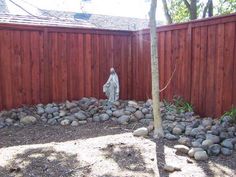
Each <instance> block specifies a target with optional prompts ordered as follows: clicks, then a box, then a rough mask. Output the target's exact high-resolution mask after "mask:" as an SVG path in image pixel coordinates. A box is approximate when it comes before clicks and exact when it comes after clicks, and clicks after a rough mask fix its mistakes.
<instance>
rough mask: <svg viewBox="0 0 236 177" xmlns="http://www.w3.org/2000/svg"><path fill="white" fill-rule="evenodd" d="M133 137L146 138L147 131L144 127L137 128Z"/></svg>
mask: <svg viewBox="0 0 236 177" xmlns="http://www.w3.org/2000/svg"><path fill="white" fill-rule="evenodd" d="M133 135H134V136H147V135H148V129H147V128H146V127H141V128H138V129H136V130H135V131H134V132H133Z"/></svg>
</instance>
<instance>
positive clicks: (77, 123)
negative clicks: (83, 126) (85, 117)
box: [70, 120, 79, 127]
mask: <svg viewBox="0 0 236 177" xmlns="http://www.w3.org/2000/svg"><path fill="white" fill-rule="evenodd" d="M70 125H71V126H73V127H76V126H78V125H79V122H78V121H77V120H74V121H72V123H71V124H70Z"/></svg>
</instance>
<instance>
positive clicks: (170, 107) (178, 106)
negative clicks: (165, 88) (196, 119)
mask: <svg viewBox="0 0 236 177" xmlns="http://www.w3.org/2000/svg"><path fill="white" fill-rule="evenodd" d="M162 102H163V104H164V106H165V109H166V110H167V111H168V112H173V111H176V110H177V112H178V113H184V112H193V106H192V105H191V104H190V103H189V102H187V101H186V100H184V99H183V98H182V97H179V96H175V97H174V99H173V102H168V101H166V100H163V101H162Z"/></svg>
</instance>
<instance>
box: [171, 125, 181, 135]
mask: <svg viewBox="0 0 236 177" xmlns="http://www.w3.org/2000/svg"><path fill="white" fill-rule="evenodd" d="M172 133H173V134H174V135H180V134H182V129H181V128H180V127H177V126H175V127H174V128H173V130H172Z"/></svg>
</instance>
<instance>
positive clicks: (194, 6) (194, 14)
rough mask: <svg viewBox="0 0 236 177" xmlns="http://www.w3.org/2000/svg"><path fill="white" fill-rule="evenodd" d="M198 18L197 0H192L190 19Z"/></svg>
mask: <svg viewBox="0 0 236 177" xmlns="http://www.w3.org/2000/svg"><path fill="white" fill-rule="evenodd" d="M195 19H197V0H191V3H190V20H195Z"/></svg>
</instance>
